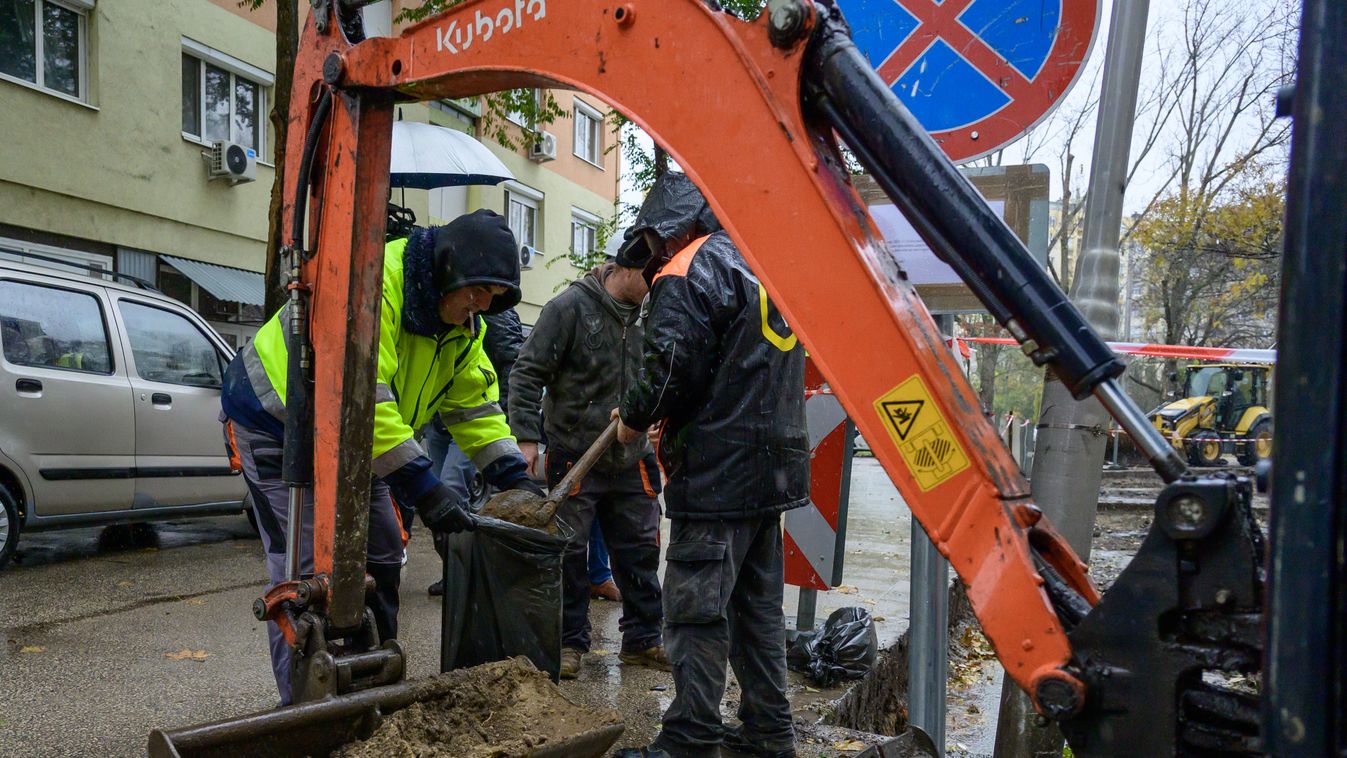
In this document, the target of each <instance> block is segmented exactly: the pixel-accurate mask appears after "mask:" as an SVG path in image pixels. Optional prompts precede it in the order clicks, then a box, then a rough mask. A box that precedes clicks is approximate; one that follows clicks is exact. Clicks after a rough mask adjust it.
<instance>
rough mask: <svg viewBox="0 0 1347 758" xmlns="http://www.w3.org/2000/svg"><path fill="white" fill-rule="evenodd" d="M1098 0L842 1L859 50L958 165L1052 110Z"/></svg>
mask: <svg viewBox="0 0 1347 758" xmlns="http://www.w3.org/2000/svg"><path fill="white" fill-rule="evenodd" d="M1099 2H1100V0H839V2H838V4H839V5H840V6H841V8H842V12H843V13H844V14H845V15H846V19H847V21H848V22H849V23H850V24H851V28H852V36H853V38H854V40H855V42H856V46H857V47H858V48H860V50H861V52H862V53H864V54H865V55H866V57H868V58H869V59H870V63H871V65H873V66H874V67H875V70H876V71H878V72H879V75H880V78H882V79H883V80H884V81H885V82H886V83H888V84H889V86H891V87H892V88H893V91H894V93H895V94H897V96H898V98H899V99H900V100H902V102H903V104H904V105H906V106H907V107H908V109H909V110H911V111H912V114H913V115H914V116H916V117H917V120H918V121H920V122H921V124H922V126H924V127H926V130H927V131H928V132H930V133H931V136H932V137H934V138H935V140H936V142H938V143H939V144H940V146H941V147H942V148H943V149H944V151H945V154H946V155H948V156H949V157H950V160H953V161H954V162H956V163H962V162H965V161H970V160H973V159H975V158H979V157H981V156H983V155H986V154H988V153H991V152H994V151H996V150H998V149H1000V148H1002V147H1004V146H1006V145H1008V144H1010V143H1011V142H1013V141H1015V139H1016V138H1018V137H1019V136H1020V135H1022V134H1024V132H1025V131H1027V130H1028V129H1029V128H1030V127H1032V126H1033V125H1034V124H1036V123H1038V122H1039V121H1041V120H1042V119H1043V118H1044V117H1045V116H1047V115H1048V114H1049V113H1051V112H1052V109H1053V108H1054V107H1056V105H1057V104H1058V103H1059V102H1060V101H1061V99H1062V97H1063V96H1065V95H1066V93H1067V91H1068V90H1070V89H1071V85H1072V84H1073V83H1075V81H1076V79H1077V78H1078V77H1079V75H1080V72H1081V69H1082V68H1083V67H1084V64H1085V61H1086V60H1087V59H1088V58H1089V55H1090V47H1091V45H1092V44H1093V43H1094V38H1095V34H1096V32H1097V29H1098V25H1099Z"/></svg>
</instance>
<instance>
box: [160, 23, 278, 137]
mask: <svg viewBox="0 0 1347 758" xmlns="http://www.w3.org/2000/svg"><path fill="white" fill-rule="evenodd" d="M189 43H190V41H189V40H183V46H184V50H183V53H182V133H183V135H184V136H187V137H191V138H194V139H198V140H201V141H202V142H214V141H215V140H228V141H230V142H237V143H238V144H240V145H243V146H244V147H250V148H252V149H254V150H256V151H257V153H258V155H262V154H263V146H264V145H263V143H264V142H265V134H266V124H265V118H266V116H265V114H266V112H267V110H266V94H267V87H268V86H269V85H270V84H271V77H270V75H268V74H266V72H264V71H261V70H260V69H257V68H255V67H253V66H250V65H248V64H246V63H243V62H242V61H238V60H236V59H234V58H231V57H230V56H227V55H224V54H223V53H218V52H215V51H213V50H210V49H209V48H205V47H203V46H202V45H198V44H196V43H190V44H189Z"/></svg>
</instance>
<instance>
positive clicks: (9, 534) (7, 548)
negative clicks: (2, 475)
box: [0, 487, 19, 568]
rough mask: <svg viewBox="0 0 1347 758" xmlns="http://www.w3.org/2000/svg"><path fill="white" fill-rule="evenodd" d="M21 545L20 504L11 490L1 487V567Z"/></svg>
mask: <svg viewBox="0 0 1347 758" xmlns="http://www.w3.org/2000/svg"><path fill="white" fill-rule="evenodd" d="M18 545H19V504H18V502H17V501H16V500H15V499H14V496H13V495H12V494H10V492H9V490H7V489H5V488H4V487H0V568H4V566H5V564H7V563H9V559H10V558H11V557H13V555H14V549H15V548H16V547H18Z"/></svg>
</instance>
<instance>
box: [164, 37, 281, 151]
mask: <svg viewBox="0 0 1347 758" xmlns="http://www.w3.org/2000/svg"><path fill="white" fill-rule="evenodd" d="M181 52H182V56H184V57H190V58H195V59H196V60H197V62H198V63H199V64H200V66H199V67H198V68H197V77H196V88H197V90H196V98H197V102H196V108H197V113H196V116H197V129H198V130H199V131H200V132H202V133H201V134H192V133H191V132H188V131H186V130H181V131H182V138H183V139H185V140H187V141H188V142H193V143H196V144H198V145H203V146H206V147H210V146H211V144H212V142H213V140H208V139H206V137H205V134H204V132H205V130H206V114H205V107H206V76H205V73H206V69H205V66H206V65H211V66H214V67H216V68H218V69H222V70H224V71H225V72H227V73H228V74H229V141H230V142H238V140H236V139H234V114H235V107H236V105H235V99H234V96H235V89H236V87H237V86H238V85H237V80H238V79H243V80H244V81H247V82H250V83H252V84H254V85H256V86H257V143H258V144H257V145H256V147H254V148H253V149H254V150H255V151H256V152H257V160H258V162H259V163H262V164H264V165H268V166H270V165H273V164H272V163H271V162H270V158H269V156H270V153H268V152H267V150H268V149H269V148H270V147H271V139H270V137H271V135H270V134H268V132H267V130H268V129H269V127H270V125H271V122H270V119H269V118H267V114H268V113H269V111H268V110H267V108H268V104H269V102H270V101H271V89H272V87H273V86H274V85H275V83H276V79H275V77H274V76H272V75H271V74H269V73H267V72H266V71H265V70H263V69H260V68H258V67H257V66H254V65H252V64H251V63H247V62H245V61H241V60H239V59H238V58H235V57H234V56H232V55H229V54H228V53H222V52H220V51H219V50H216V49H214V48H211V47H207V46H206V45H203V44H201V43H200V42H197V41H196V40H193V39H191V38H189V37H183V38H182V51H181ZM181 60H182V59H181V57H180V58H179V65H180V66H181ZM179 78H181V69H179ZM178 105H179V111H180V114H179V115H181V108H182V107H184V106H185V105H186V103H183V102H181V98H179V103H178ZM179 121H180V122H181V118H179ZM239 144H242V143H241V142H240V143H239Z"/></svg>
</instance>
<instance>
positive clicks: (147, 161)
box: [0, 0, 620, 345]
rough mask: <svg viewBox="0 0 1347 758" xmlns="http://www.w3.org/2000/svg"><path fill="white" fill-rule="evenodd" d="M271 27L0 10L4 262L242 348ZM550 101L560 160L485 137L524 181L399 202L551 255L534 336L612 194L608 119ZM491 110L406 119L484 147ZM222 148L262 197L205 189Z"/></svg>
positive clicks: (28, 4) (575, 101) (235, 188)
mask: <svg viewBox="0 0 1347 758" xmlns="http://www.w3.org/2000/svg"><path fill="white" fill-rule="evenodd" d="M307 5H308V4H307V3H300V6H301V12H304V11H305V10H306V9H307ZM396 10H397V8H395V7H394V6H393V4H392V3H391V2H387V0H386V1H385V2H384V3H379V4H376V5H375V6H372V7H371V8H368V9H366V12H367V14H371V13H372V14H374V16H373V17H372V18H371V20H372V24H373V25H376V26H377V25H378V24H379V23H381V22H386V23H387V25H388V28H389V29H390V30H391V29H392V21H391V19H392V17H393V15H394V14H395V13H396ZM274 29H275V21H274V9H273V8H272V5H271V3H266V4H264V6H263V7H262V9H260V10H259V11H256V12H250V11H248V10H246V9H243V8H240V7H239V5H238V2H237V0H13V1H12V2H8V3H3V4H0V134H3V135H4V138H3V140H0V255H3V256H6V257H9V258H18V259H21V260H29V261H30V262H39V263H42V264H43V265H53V266H59V265H61V263H65V264H69V265H75V266H81V267H91V268H92V269H95V271H93V272H91V275H98V272H100V271H101V272H110V273H111V272H115V273H117V274H119V275H130V276H135V277H138V278H140V279H143V280H146V281H148V282H150V283H152V284H154V285H155V286H157V287H159V288H160V289H161V290H163V291H164V292H166V293H168V294H170V295H172V296H174V297H177V298H178V299H180V300H183V301H184V302H187V303H189V304H191V305H192V306H193V307H194V308H196V309H197V310H199V311H200V312H201V313H202V314H203V315H204V316H205V317H206V318H207V320H209V321H210V322H211V323H212V325H214V326H215V327H216V328H217V330H218V331H220V332H221V333H222V334H223V335H224V336H225V337H226V339H228V340H229V341H231V342H233V343H234V344H235V345H240V344H243V343H244V342H246V341H247V340H248V339H250V338H251V335H252V333H253V332H254V331H255V330H256V327H257V326H258V325H259V324H260V322H261V320H262V319H263V316H264V314H263V313H262V309H261V301H262V276H261V272H262V271H263V270H264V268H265V252H266V231H267V213H268V206H269V200H270V193H271V186H272V182H273V179H274V167H273V165H272V156H273V155H274V153H273V150H274V148H275V145H274V136H273V135H272V133H271V129H270V125H269V114H270V109H271V98H272V96H273V92H272V89H273V86H274V80H275V32H274ZM376 32H377V30H376ZM385 33H387V32H385ZM553 94H554V97H555V98H556V99H557V101H558V103H559V104H561V105H562V107H563V109H564V110H565V111H566V113H567V117H566V118H564V119H560V120H558V121H557V122H556V123H554V124H551V125H547V126H545V127H544V128H545V129H547V130H548V131H551V132H553V133H554V134H555V135H556V144H557V150H556V158H555V159H552V160H545V161H533V160H530V159H529V158H528V157H527V155H526V154H525V151H523V150H519V151H514V150H508V149H506V148H503V147H501V146H499V145H497V144H495V143H494V142H493V141H491V140H489V139H481V141H482V142H483V143H485V144H487V146H488V148H489V149H491V150H493V151H494V152H496V153H497V155H499V156H500V157H501V159H502V160H503V161H504V162H505V163H506V165H507V166H508V167H509V168H510V169H511V171H512V173H514V175H515V181H514V182H510V183H507V184H505V185H502V186H500V187H466V188H456V189H445V190H432V191H424V190H407V191H406V192H405V194H401V195H400V196H399V191H395V196H394V197H393V198H392V199H393V200H394V201H400V204H405V205H407V206H408V207H411V208H412V209H413V210H414V211H415V212H416V213H417V216H418V219H419V223H423V224H425V223H443V222H446V221H448V220H450V219H452V218H454V217H455V216H457V215H459V214H461V213H463V212H466V211H468V210H472V209H475V208H480V207H485V208H491V209H493V210H496V211H498V212H500V213H502V214H505V215H507V217H508V218H510V220H511V226H512V227H513V228H514V229H515V231H516V235H517V236H519V237H520V239H521V242H523V243H525V244H528V245H530V247H531V248H533V249H535V250H538V251H541V253H542V255H541V256H535V257H534V258H533V260H531V261H530V264H531V265H530V268H529V270H528V271H526V272H525V274H524V277H523V279H524V294H525V301H524V303H523V304H522V305H521V307H520V312H521V316H523V317H524V320H525V322H526V323H531V322H532V320H533V318H534V317H535V316H536V313H537V311H538V309H539V308H541V306H542V304H543V303H545V302H546V301H547V300H548V299H550V298H551V297H552V295H553V294H554V293H555V291H556V290H557V288H558V287H559V286H560V285H561V284H563V283H564V282H565V281H566V280H568V279H570V278H572V277H573V276H574V275H575V274H576V272H575V271H574V270H573V269H572V268H570V267H569V266H568V265H566V262H565V258H566V255H565V253H566V252H567V250H568V249H569V248H570V246H571V245H573V244H578V245H580V246H582V247H583V246H584V245H586V244H593V243H592V240H593V234H594V231H595V230H596V229H597V228H598V225H599V223H600V222H601V221H602V220H603V219H605V218H607V217H609V216H611V214H612V212H613V207H614V203H615V199H616V197H617V192H618V181H619V179H618V176H619V174H620V166H619V164H618V157H617V151H615V150H611V151H610V150H608V146H610V145H611V144H612V141H613V139H614V137H613V134H612V132H611V130H610V129H609V128H608V127H607V125H606V123H605V119H604V117H605V116H606V114H607V109H606V108H605V107H604V106H603V105H602V104H601V103H600V102H598V101H597V100H596V99H594V98H591V97H587V96H585V95H582V94H575V93H569V92H556V93H553ZM480 107H481V106H480V101H477V102H467V103H462V102H455V103H432V104H413V105H406V106H400V107H399V114H398V117H400V118H404V119H408V120H415V121H428V122H431V123H438V124H441V125H444V126H449V127H451V128H457V129H460V130H463V131H466V132H469V133H472V134H474V135H476V134H477V133H478V132H479V131H480V128H481V120H482V116H481V113H480ZM595 124H597V126H595ZM217 140H223V141H227V142H230V143H234V144H237V145H239V146H241V147H242V148H243V149H244V150H249V151H252V152H253V153H254V156H255V168H254V172H255V173H254V180H253V181H234V180H233V179H231V178H230V177H228V176H224V177H220V178H211V162H210V158H211V154H212V145H213V144H214V143H215V141H217ZM218 173H227V172H218ZM554 261H557V262H555V263H554ZM549 264H550V265H549Z"/></svg>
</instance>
